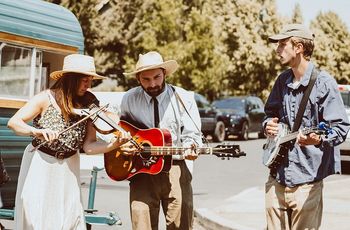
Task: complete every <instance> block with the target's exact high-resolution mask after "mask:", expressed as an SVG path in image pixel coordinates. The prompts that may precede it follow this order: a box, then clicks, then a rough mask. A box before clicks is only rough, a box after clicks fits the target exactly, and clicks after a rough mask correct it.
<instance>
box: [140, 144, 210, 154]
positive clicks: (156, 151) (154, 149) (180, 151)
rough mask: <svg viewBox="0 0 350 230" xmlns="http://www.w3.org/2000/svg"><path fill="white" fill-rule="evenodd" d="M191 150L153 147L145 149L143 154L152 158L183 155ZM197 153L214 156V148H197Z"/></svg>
mask: <svg viewBox="0 0 350 230" xmlns="http://www.w3.org/2000/svg"><path fill="white" fill-rule="evenodd" d="M188 149H191V148H183V147H166V146H152V147H144V148H143V151H142V152H143V153H150V154H151V155H152V156H172V155H182V154H183V153H184V152H185V151H186V150H188ZM195 151H196V152H197V154H201V155H202V154H205V155H211V154H213V148H210V147H205V148H203V147H202V148H196V149H195Z"/></svg>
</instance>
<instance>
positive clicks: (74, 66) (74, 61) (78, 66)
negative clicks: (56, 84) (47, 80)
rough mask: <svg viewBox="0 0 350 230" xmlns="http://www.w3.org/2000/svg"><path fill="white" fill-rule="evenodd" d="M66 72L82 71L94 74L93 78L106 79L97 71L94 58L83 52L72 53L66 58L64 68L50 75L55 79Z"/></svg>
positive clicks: (86, 73) (81, 72) (88, 74)
mask: <svg viewBox="0 0 350 230" xmlns="http://www.w3.org/2000/svg"><path fill="white" fill-rule="evenodd" d="M66 73H80V74H84V75H87V76H92V77H93V79H106V77H103V76H100V75H98V74H97V73H96V68H95V63H94V58H93V57H90V56H87V55H82V54H70V55H68V56H66V57H65V58H64V61H63V68H62V70H58V71H54V72H52V73H51V74H50V77H51V78H52V79H54V80H58V79H60V78H61V77H62V76H63V75H65V74H66Z"/></svg>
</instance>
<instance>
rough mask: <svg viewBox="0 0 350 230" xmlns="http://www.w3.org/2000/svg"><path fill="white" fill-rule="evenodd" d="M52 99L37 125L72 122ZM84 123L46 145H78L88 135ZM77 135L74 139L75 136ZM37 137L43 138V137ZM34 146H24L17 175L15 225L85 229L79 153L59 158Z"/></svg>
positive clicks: (25, 229)
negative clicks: (34, 148) (64, 119)
mask: <svg viewBox="0 0 350 230" xmlns="http://www.w3.org/2000/svg"><path fill="white" fill-rule="evenodd" d="M50 100H51V104H50V105H49V107H48V109H47V110H46V111H45V112H44V114H43V116H42V117H38V118H36V119H34V121H33V124H34V126H36V127H41V128H48V127H51V128H53V129H57V130H62V129H63V127H66V126H69V125H70V124H71V123H70V124H64V122H63V117H62V115H61V113H60V112H59V111H58V110H57V109H56V108H55V106H54V105H53V103H55V102H53V100H54V99H53V97H52V96H51V95H50ZM56 106H57V104H56ZM60 122H61V123H60ZM62 122H63V123H62ZM72 122H73V121H72ZM58 123H60V125H58ZM83 125H84V127H83ZM83 125H81V126H77V128H76V130H75V131H73V133H70V134H66V135H63V137H61V136H60V138H59V140H58V141H55V142H54V143H53V144H50V145H45V147H49V148H51V147H54V149H57V148H62V146H65V147H67V145H68V147H69V149H71V148H72V146H73V147H74V148H76V149H79V148H80V147H81V145H82V143H83V138H84V135H85V125H86V124H83ZM74 138H75V140H72V139H74ZM76 138H78V139H79V140H76ZM67 140H68V141H67ZM37 141H38V142H40V140H37ZM32 149H33V145H32V144H29V145H28V146H27V148H26V149H25V151H24V155H23V158H22V164H21V169H20V174H19V177H18V186H17V193H16V206H15V225H16V229H17V230H31V229H33V230H85V229H86V223H85V218H84V210H83V206H82V202H81V191H80V158H79V153H77V154H74V155H73V156H71V157H69V158H66V159H63V160H59V159H57V158H55V157H52V156H50V155H48V154H46V153H44V152H41V151H40V150H35V151H33V152H32V151H31V150H32Z"/></svg>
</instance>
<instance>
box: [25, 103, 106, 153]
mask: <svg viewBox="0 0 350 230" xmlns="http://www.w3.org/2000/svg"><path fill="white" fill-rule="evenodd" d="M108 105H109V104H106V105H104V106H102V107H99V108H98V109H96V110H95V111H93V112H92V113H88V114H89V115H87V116H86V117H84V118H82V119H80V120H79V121H78V122H76V123H74V124H73V125H71V126H69V127H67V128H65V129H64V130H62V131H60V132H59V133H58V136H60V135H61V134H62V133H65V132H67V131H68V130H70V129H72V128H74V127H75V126H77V125H79V124H80V123H82V122H83V121H86V120H87V119H89V118H90V117H92V116H94V115H95V114H98V113H100V112H101V111H102V110H104V109H106V108H107V107H108ZM47 142H49V141H44V142H42V143H41V144H39V145H37V146H36V147H34V148H33V149H32V150H31V152H34V151H35V150H37V149H38V148H40V146H42V145H43V144H46V143H47Z"/></svg>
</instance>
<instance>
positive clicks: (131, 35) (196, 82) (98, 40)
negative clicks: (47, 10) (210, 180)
mask: <svg viewBox="0 0 350 230" xmlns="http://www.w3.org/2000/svg"><path fill="white" fill-rule="evenodd" d="M51 1H52V2H55V3H57V4H62V5H64V6H66V7H67V8H69V9H70V10H71V11H72V12H73V13H74V14H75V15H76V16H77V18H78V20H79V21H80V23H81V25H82V28H83V31H84V35H85V39H86V41H85V44H86V53H88V54H90V55H92V56H94V57H95V60H96V65H97V70H98V72H100V73H101V74H104V75H106V76H109V77H110V78H112V79H113V80H114V81H110V82H108V84H104V85H103V86H100V87H102V88H103V89H104V90H108V88H111V90H120V89H121V87H124V89H129V88H131V87H133V86H136V85H137V84H138V83H137V81H136V79H135V78H134V77H129V78H127V77H125V76H124V75H123V72H130V71H132V70H134V67H135V63H136V61H137V60H138V55H139V54H143V53H146V52H148V51H151V50H156V51H158V52H160V53H161V54H162V56H163V58H164V59H165V60H168V59H175V60H176V61H177V62H178V63H179V65H180V67H179V69H178V70H177V71H176V72H175V73H174V74H173V75H172V76H169V77H168V79H167V81H168V82H170V83H172V84H175V85H178V86H182V87H184V88H186V89H188V90H193V91H196V92H199V93H202V94H204V95H205V96H207V97H208V98H209V99H210V100H214V99H216V98H219V97H223V96H228V95H243V94H255V95H258V96H260V97H262V98H264V99H266V97H267V95H268V94H269V92H270V89H271V87H272V85H273V83H274V79H275V78H276V77H277V75H278V74H279V73H280V72H282V66H281V65H280V63H279V61H278V59H277V56H276V52H275V50H274V49H275V48H276V46H275V44H271V43H268V36H270V35H272V34H275V33H278V32H279V31H280V29H281V28H282V25H283V24H285V23H290V22H293V23H302V22H303V18H302V14H301V9H300V5H298V4H297V5H295V8H294V11H293V16H292V17H291V18H289V19H288V18H282V17H281V16H279V15H278V14H277V12H276V3H275V0H256V1H250V0H215V1H211V0H185V1H184V0H147V1H144V0H133V1H130V0H126V1H120V0H110V1H106V2H103V1H102V3H106V5H104V6H103V7H99V8H97V7H96V6H97V5H98V3H101V1H98V0H83V1H77V2H76V1H72V0H51ZM312 29H313V30H314V31H315V34H316V36H317V37H316V41H315V43H316V49H315V52H314V59H315V60H316V63H318V64H319V65H320V66H321V68H324V69H326V70H328V71H329V72H330V73H331V74H333V75H334V76H335V77H336V78H337V80H338V82H339V83H344V84H346V83H349V80H350V79H349V78H350V66H349V63H350V60H349V58H350V57H349V52H348V47H349V45H350V44H349V43H350V42H349V33H348V30H347V28H346V26H345V25H344V23H343V22H341V20H340V19H339V17H338V16H337V15H336V14H334V13H332V12H329V13H325V14H322V13H321V14H320V15H319V16H318V17H317V18H316V19H315V21H314V22H313V23H312ZM110 84H116V87H117V88H115V87H110Z"/></svg>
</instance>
